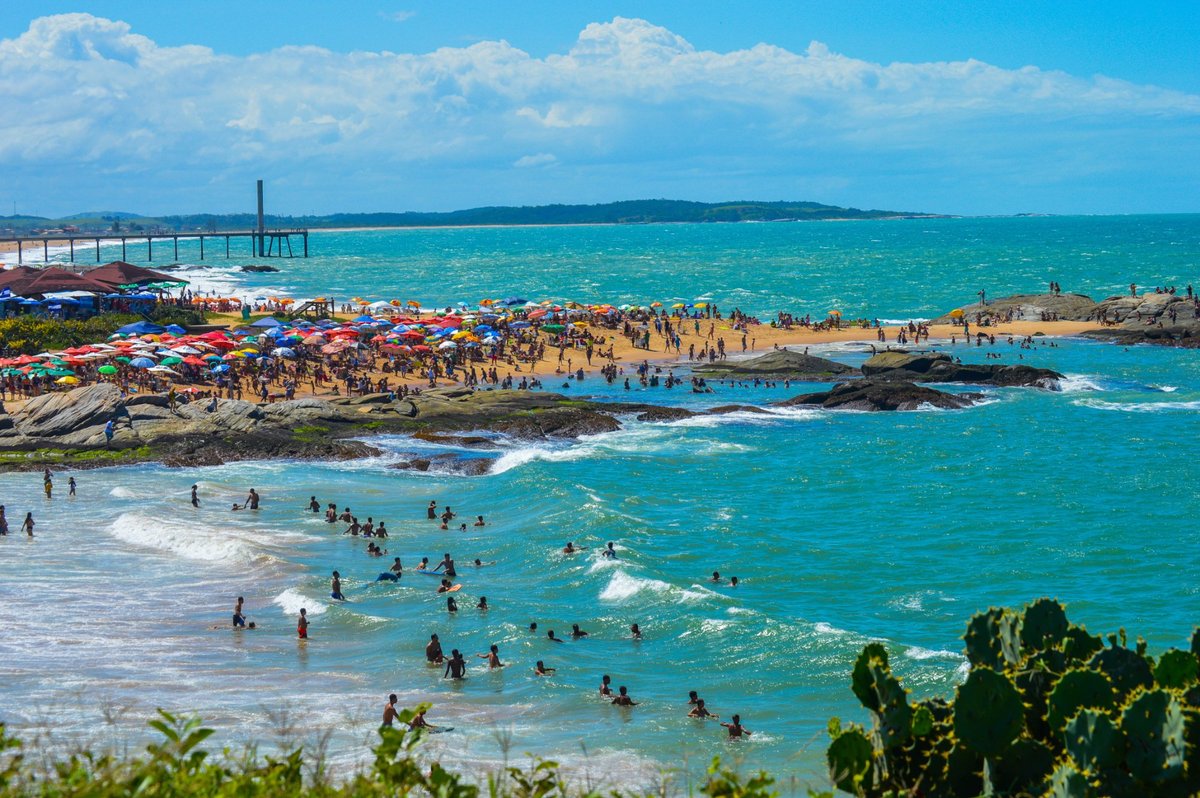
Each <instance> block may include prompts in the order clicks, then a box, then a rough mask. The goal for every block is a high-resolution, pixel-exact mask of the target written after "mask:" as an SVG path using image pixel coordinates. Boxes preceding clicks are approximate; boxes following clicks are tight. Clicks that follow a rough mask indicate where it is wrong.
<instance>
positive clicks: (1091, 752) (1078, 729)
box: [1063, 709, 1125, 773]
mask: <svg viewBox="0 0 1200 798" xmlns="http://www.w3.org/2000/svg"><path fill="white" fill-rule="evenodd" d="M1063 742H1064V743H1065V746H1066V749H1067V754H1069V755H1070V757H1071V759H1072V760H1073V761H1074V763H1075V767H1076V768H1077V769H1078V770H1080V771H1083V772H1087V773H1099V772H1101V771H1104V770H1108V769H1109V768H1113V767H1116V766H1117V764H1118V763H1119V762H1120V761H1121V757H1122V756H1123V755H1124V753H1125V736H1124V734H1123V733H1122V732H1121V730H1120V729H1119V728H1117V726H1116V724H1114V723H1113V721H1112V718H1110V717H1109V716H1108V715H1106V714H1104V713H1103V712H1098V711H1096V710H1094V709H1085V710H1083V711H1082V712H1080V713H1079V714H1078V715H1076V716H1075V717H1073V718H1071V720H1070V721H1068V722H1067V727H1066V729H1065V730H1064V731H1063Z"/></svg>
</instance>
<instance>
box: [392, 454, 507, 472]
mask: <svg viewBox="0 0 1200 798" xmlns="http://www.w3.org/2000/svg"><path fill="white" fill-rule="evenodd" d="M401 457H403V458H404V459H403V460H401V461H399V462H397V463H392V464H391V465H390V466H388V468H395V469H399V470H402V471H423V472H424V471H433V472H435V473H440V474H461V475H464V476H472V477H475V476H480V475H482V474H486V473H488V471H490V470H491V467H492V463H494V462H496V461H495V459H493V458H491V457H464V456H463V455H461V454H455V453H453V452H445V453H440V454H434V455H421V454H415V453H412V452H409V453H406V454H402V455H401Z"/></svg>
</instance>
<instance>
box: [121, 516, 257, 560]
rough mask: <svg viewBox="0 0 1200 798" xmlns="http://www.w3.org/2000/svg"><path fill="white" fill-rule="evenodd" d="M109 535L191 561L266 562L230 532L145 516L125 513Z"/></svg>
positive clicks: (240, 538) (235, 534) (247, 544)
mask: <svg viewBox="0 0 1200 798" xmlns="http://www.w3.org/2000/svg"><path fill="white" fill-rule="evenodd" d="M109 531H110V532H111V533H112V535H113V537H115V538H117V539H118V540H121V541H124V542H125V543H130V544H133V545H135V546H141V547H144V548H150V549H157V550H158V551H160V552H166V553H170V554H175V555H178V556H180V557H183V558H185V559H188V560H202V561H206V562H237V563H249V562H253V561H254V560H257V559H267V558H268V555H266V554H265V553H263V552H261V551H259V550H258V549H256V547H255V546H254V545H253V543H252V542H251V541H250V540H248V539H246V538H243V537H241V536H239V535H238V534H237V532H236V531H232V530H228V529H224V530H223V529H216V528H213V527H208V526H204V525H202V524H196V523H191V522H188V523H186V524H185V523H182V522H179V521H170V520H166V519H163V518H162V517H151V516H149V515H143V514H142V513H122V514H121V515H120V516H118V517H117V519H116V520H115V521H113V523H112V526H110V527H109Z"/></svg>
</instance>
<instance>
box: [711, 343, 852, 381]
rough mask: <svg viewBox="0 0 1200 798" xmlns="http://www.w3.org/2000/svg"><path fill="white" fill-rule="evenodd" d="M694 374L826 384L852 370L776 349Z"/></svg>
mask: <svg viewBox="0 0 1200 798" xmlns="http://www.w3.org/2000/svg"><path fill="white" fill-rule="evenodd" d="M692 370H693V371H695V372H696V373H697V374H704V375H705V376H709V377H713V378H725V377H730V378H735V379H736V378H749V379H755V378H759V379H766V378H771V379H790V380H828V379H830V378H831V377H836V376H839V375H844V374H850V373H852V372H853V371H854V369H853V368H852V367H850V366H847V365H846V364H845V363H838V362H837V361H835V360H826V359H825V358H823V357H815V356H813V355H808V354H804V353H803V352H793V351H791V350H790V349H779V350H777V351H774V352H768V353H767V354H765V355H760V356H759V357H755V358H750V359H749V360H725V361H718V362H716V363H704V364H701V365H698V366H696V367H694V368H693V369H692Z"/></svg>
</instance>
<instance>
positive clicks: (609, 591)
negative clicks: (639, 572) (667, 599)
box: [600, 571, 710, 602]
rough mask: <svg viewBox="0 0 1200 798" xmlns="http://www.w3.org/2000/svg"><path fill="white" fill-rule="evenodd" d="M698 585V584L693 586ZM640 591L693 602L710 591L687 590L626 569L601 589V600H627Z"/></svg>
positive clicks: (702, 597) (614, 575)
mask: <svg viewBox="0 0 1200 798" xmlns="http://www.w3.org/2000/svg"><path fill="white" fill-rule="evenodd" d="M692 587H693V588H695V587H697V586H696V585H693V586H692ZM639 593H652V594H654V595H658V596H673V597H675V598H676V599H677V600H678V601H681V602H693V601H699V600H701V599H704V598H707V595H706V594H707V593H710V591H704V590H703V589H701V590H685V589H683V588H679V587H675V586H674V585H672V584H669V583H667V582H663V581H662V580H659V579H645V578H642V577H638V576H630V575H629V574H627V573H625V572H624V571H617V572H616V573H614V574H613V575H612V577H611V578H610V579H609V580H608V585H607V586H605V588H604V590H602V591H600V600H601V601H615V602H625V601H627V600H629V599H631V598H633V597H634V596H636V595H638V594H639Z"/></svg>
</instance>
